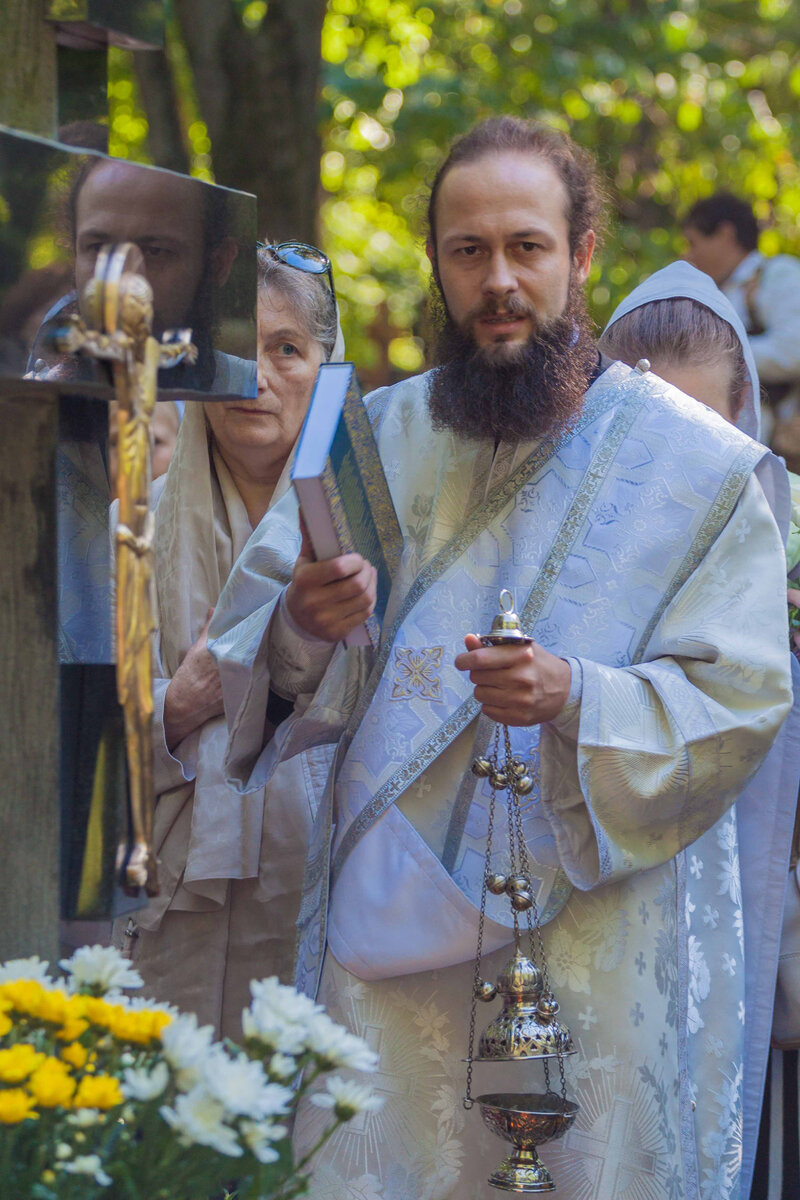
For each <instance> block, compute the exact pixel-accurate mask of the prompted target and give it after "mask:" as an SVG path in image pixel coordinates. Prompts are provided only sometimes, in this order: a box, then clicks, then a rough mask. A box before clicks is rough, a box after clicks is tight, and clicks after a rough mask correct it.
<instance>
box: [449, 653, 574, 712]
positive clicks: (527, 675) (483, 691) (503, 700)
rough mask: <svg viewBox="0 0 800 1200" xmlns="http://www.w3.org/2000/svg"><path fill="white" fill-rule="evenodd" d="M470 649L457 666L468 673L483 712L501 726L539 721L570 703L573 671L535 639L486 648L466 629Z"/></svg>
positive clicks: (457, 660)
mask: <svg viewBox="0 0 800 1200" xmlns="http://www.w3.org/2000/svg"><path fill="white" fill-rule="evenodd" d="M464 645H465V646H466V647H467V649H466V653H464V654H459V655H458V657H457V658H456V662H455V665H456V667H457V669H458V670H459V671H469V677H470V681H471V682H472V683H473V684H474V686H475V699H476V700H477V701H478V703H479V704H480V705H481V707H482V710H483V714H484V716H486V717H489V719H490V720H492V721H497V722H499V723H500V724H501V725H539V724H541V722H542V721H551V720H552V719H553V717H556V716H558V714H559V713H560V712H561V710H562V708H563V707H564V705H565V704H566V702H567V697H568V696H569V689H570V684H571V682H572V671H571V670H570V665H569V663H568V662H565V660H564V659H563V658H556V656H555V655H554V654H550V653H549V651H547V650H545V649H544V648H543V647H542V646H537V645H536V643H535V642H534V643H533V644H532V645H530V646H482V645H481V640H480V638H478V637H476V636H475V634H474V633H468V634H467V636H466V637H465V638H464Z"/></svg>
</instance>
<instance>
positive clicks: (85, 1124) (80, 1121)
mask: <svg viewBox="0 0 800 1200" xmlns="http://www.w3.org/2000/svg"><path fill="white" fill-rule="evenodd" d="M104 1120H105V1117H104V1116H103V1114H102V1113H101V1112H100V1109H99V1108H76V1109H75V1111H74V1112H71V1113H67V1124H68V1125H75V1126H77V1127H78V1129H88V1128H89V1126H90V1125H100V1124H102V1122H103V1121H104Z"/></svg>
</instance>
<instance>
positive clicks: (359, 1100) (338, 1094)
mask: <svg viewBox="0 0 800 1200" xmlns="http://www.w3.org/2000/svg"><path fill="white" fill-rule="evenodd" d="M325 1087H326V1088H327V1091H324V1092H317V1093H315V1095H313V1096H312V1097H311V1103H312V1104H316V1105H317V1106H318V1107H319V1108H332V1109H333V1111H334V1113H335V1114H336V1116H337V1117H338V1118H339V1120H340V1121H349V1120H350V1119H351V1117H355V1116H356V1115H357V1114H358V1113H363V1112H377V1111H378V1109H380V1108H382V1107H383V1096H376V1095H375V1093H374V1092H373V1090H372V1088H371V1087H367V1085H366V1084H364V1083H355V1082H354V1081H353V1080H352V1079H341V1078H340V1077H339V1076H338V1075H334V1076H333V1077H332V1078H331V1079H326V1080H325Z"/></svg>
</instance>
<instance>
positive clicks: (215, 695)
mask: <svg viewBox="0 0 800 1200" xmlns="http://www.w3.org/2000/svg"><path fill="white" fill-rule="evenodd" d="M213 615H214V610H213V608H210V609H209V610H208V616H207V617H206V623H205V625H204V626H203V628H202V629H201V630H200V636H199V637H198V639H197V641H196V642H195V643H194V645H193V646H190V647H189V649H188V651H187V652H186V657H185V658H184V660H183V662H182V663H181V665H180V666H179V667H178V669H177V671H176V672H175V674H174V675H173V676H172V679H171V680H170V682H169V687H168V688H167V692H166V695H165V697H164V737H165V739H166V743H167V749H168V750H170V751H172V750H173V748H174V747H175V746H177V745H178V743H179V742H182V741H183V739H184V738H185V737H188V736H189V734H190V733H191V732H192V731H193V730H195V729H197V728H198V727H199V726H200V725H205V723H206V721H210V720H211V718H212V717H219V716H221V715H222V713H223V712H224V711H225V710H224V707H223V704H222V681H221V679H220V677H219V670H218V668H217V663H216V660H215V659H214V658H213V657H212V655H211V651H210V650H209V649H208V646H207V642H208V627H209V625H210V624H211V618H212V617H213Z"/></svg>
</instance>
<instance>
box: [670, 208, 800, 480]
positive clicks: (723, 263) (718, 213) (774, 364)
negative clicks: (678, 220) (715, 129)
mask: <svg viewBox="0 0 800 1200" xmlns="http://www.w3.org/2000/svg"><path fill="white" fill-rule="evenodd" d="M683 232H684V234H685V236H686V241H687V243H688V251H687V254H686V257H687V259H688V260H689V262H690V263H692V265H693V266H695V267H697V268H698V269H699V270H701V271H705V273H706V274H707V275H710V276H711V278H712V279H713V280H714V282H715V283H716V284H717V286H718V287H720V288H721V289H722V291H723V292H724V293H725V295H726V296H727V297H728V298H729V299H730V301H731V303H732V304H733V306H734V308H735V309H736V311H737V313H738V315H739V316H740V317H741V319H742V321H743V322H744V326H745V329H746V330H747V333H748V337H749V339H750V345H751V347H752V350H753V356H754V358H755V360H756V366H757V367H758V374H759V378H760V380H761V383H762V386H763V387H764V389H765V390H766V393H767V400H768V401H769V404H768V406H767V410H766V412H765V414H764V415H765V418H766V421H765V429H764V434H765V438H770V435H772V444H773V445H774V446H775V448H776V449H780V452H781V453H784V454H785V453H787V451H789V452H790V453H792V454H793V456H794V457H796V458H797V461H798V464H800V417H799V416H798V410H800V403H799V402H800V260H798V259H796V258H793V257H792V256H791V255H789V254H776V255H774V256H773V257H771V258H767V257H765V256H764V255H763V254H761V253H760V252H759V250H758V223H757V221H756V218H755V216H754V214H753V210H752V208H751V207H750V205H749V204H748V203H747V202H746V201H744V200H740V199H739V198H738V197H737V196H733V195H731V193H730V192H716V193H715V194H714V195H713V196H709V197H707V198H706V199H705V200H698V201H697V203H696V204H693V205H692V207H691V208H690V209H689V212H688V213H687V214H686V217H685V218H684V222H683ZM795 417H798V420H796V421H793V418H795ZM770 425H773V428H772V429H771V428H770ZM776 439H777V441H776ZM787 443H788V444H787ZM791 469H792V470H796V469H797V467H796V466H792V468H791Z"/></svg>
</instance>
